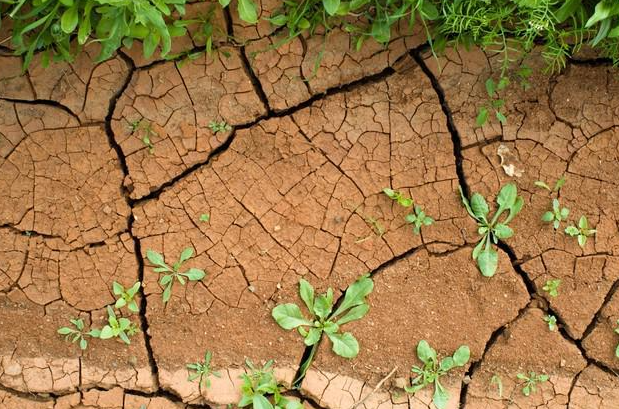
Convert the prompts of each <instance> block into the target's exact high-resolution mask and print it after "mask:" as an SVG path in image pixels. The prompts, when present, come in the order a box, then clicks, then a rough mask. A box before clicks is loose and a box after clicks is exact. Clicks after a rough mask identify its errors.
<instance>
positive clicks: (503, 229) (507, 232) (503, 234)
mask: <svg viewBox="0 0 619 409" xmlns="http://www.w3.org/2000/svg"><path fill="white" fill-rule="evenodd" d="M492 230H493V231H494V234H495V236H496V237H497V238H499V239H509V238H510V237H512V236H513V235H514V231H513V230H512V228H511V227H509V226H508V225H506V224H502V223H497V224H496V226H494V229H492Z"/></svg>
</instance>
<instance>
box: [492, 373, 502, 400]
mask: <svg viewBox="0 0 619 409" xmlns="http://www.w3.org/2000/svg"><path fill="white" fill-rule="evenodd" d="M490 385H496V387H497V390H498V393H499V398H501V399H503V381H502V380H501V377H500V376H499V375H497V374H494V375H492V378H490Z"/></svg>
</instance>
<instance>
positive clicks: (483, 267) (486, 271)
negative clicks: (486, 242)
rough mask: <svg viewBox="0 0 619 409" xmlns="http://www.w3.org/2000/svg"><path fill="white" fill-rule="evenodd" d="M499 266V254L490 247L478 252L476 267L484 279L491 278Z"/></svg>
mask: <svg viewBox="0 0 619 409" xmlns="http://www.w3.org/2000/svg"><path fill="white" fill-rule="evenodd" d="M498 264H499V253H497V251H496V250H494V249H493V248H492V247H488V248H485V249H483V250H482V251H480V252H479V256H478V257H477V265H478V266H479V270H480V271H481V274H482V275H483V276H484V277H492V276H493V275H494V273H496V269H497V266H498Z"/></svg>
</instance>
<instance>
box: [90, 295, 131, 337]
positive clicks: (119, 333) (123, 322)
mask: <svg viewBox="0 0 619 409" xmlns="http://www.w3.org/2000/svg"><path fill="white" fill-rule="evenodd" d="M107 322H108V323H107V325H105V326H104V327H103V328H101V329H100V330H99V329H94V330H92V331H90V332H91V333H92V336H93V337H96V338H100V339H110V338H120V339H121V340H122V341H123V342H124V343H125V344H127V345H129V344H131V340H130V339H129V337H131V336H133V335H135V334H137V333H138V332H139V328H138V327H137V325H136V324H134V323H132V322H131V321H130V320H129V319H128V318H124V317H120V318H118V317H116V314H115V313H114V310H113V309H112V307H110V306H109V305H108V306H107Z"/></svg>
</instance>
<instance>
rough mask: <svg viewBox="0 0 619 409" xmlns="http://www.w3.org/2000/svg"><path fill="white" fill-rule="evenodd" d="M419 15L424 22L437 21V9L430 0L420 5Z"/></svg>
mask: <svg viewBox="0 0 619 409" xmlns="http://www.w3.org/2000/svg"><path fill="white" fill-rule="evenodd" d="M419 14H421V16H422V17H423V18H424V19H425V20H430V21H433V20H436V19H438V16H439V14H438V9H437V8H436V6H435V5H434V4H432V2H431V1H430V0H424V1H423V2H422V3H421V7H419Z"/></svg>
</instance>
